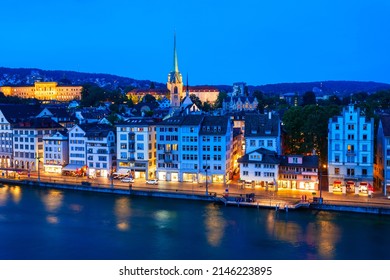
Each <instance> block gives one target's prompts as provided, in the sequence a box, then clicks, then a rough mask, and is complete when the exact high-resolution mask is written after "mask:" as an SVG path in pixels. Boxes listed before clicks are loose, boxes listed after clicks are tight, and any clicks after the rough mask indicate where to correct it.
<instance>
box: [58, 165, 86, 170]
mask: <svg viewBox="0 0 390 280" xmlns="http://www.w3.org/2000/svg"><path fill="white" fill-rule="evenodd" d="M83 166H84V165H82V164H68V165H67V166H65V167H64V168H62V171H76V170H78V169H81V168H82V167H83Z"/></svg>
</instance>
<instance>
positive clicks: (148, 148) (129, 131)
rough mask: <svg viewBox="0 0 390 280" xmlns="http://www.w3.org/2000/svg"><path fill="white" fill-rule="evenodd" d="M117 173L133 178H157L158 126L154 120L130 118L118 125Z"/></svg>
mask: <svg viewBox="0 0 390 280" xmlns="http://www.w3.org/2000/svg"><path fill="white" fill-rule="evenodd" d="M116 136H117V146H116V148H117V161H118V164H117V170H116V171H117V172H119V173H130V174H131V175H132V176H133V178H145V179H152V178H155V176H156V156H157V154H156V125H155V122H154V121H153V120H152V119H148V118H130V119H129V120H127V121H126V122H124V123H120V124H117V126H116Z"/></svg>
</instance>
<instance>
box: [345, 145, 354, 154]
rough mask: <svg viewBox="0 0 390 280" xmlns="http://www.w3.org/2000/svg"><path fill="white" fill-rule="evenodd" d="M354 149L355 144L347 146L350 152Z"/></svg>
mask: <svg viewBox="0 0 390 280" xmlns="http://www.w3.org/2000/svg"><path fill="white" fill-rule="evenodd" d="M354 150H355V147H354V145H348V146H347V151H348V152H349V153H351V152H353V151H354Z"/></svg>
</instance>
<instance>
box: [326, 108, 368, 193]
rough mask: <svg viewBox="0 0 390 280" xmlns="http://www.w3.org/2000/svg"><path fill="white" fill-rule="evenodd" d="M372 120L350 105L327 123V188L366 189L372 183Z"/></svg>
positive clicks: (343, 189) (354, 190) (357, 191)
mask: <svg viewBox="0 0 390 280" xmlns="http://www.w3.org/2000/svg"><path fill="white" fill-rule="evenodd" d="M373 161H374V120H373V118H371V119H369V118H367V117H366V116H364V115H362V113H361V111H360V108H355V107H354V105H349V106H347V107H345V108H344V109H343V112H342V114H341V116H336V117H333V118H331V119H330V120H329V123H328V174H329V191H330V192H333V191H342V192H347V191H349V192H355V193H359V192H366V193H367V190H368V188H369V187H370V186H372V184H373V165H374V162H373Z"/></svg>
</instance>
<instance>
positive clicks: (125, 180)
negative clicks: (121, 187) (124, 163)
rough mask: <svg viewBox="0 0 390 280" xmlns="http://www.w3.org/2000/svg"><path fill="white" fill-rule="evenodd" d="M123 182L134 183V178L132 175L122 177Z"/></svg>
mask: <svg viewBox="0 0 390 280" xmlns="http://www.w3.org/2000/svg"><path fill="white" fill-rule="evenodd" d="M121 182H123V183H134V179H133V178H131V177H125V178H122V179H121Z"/></svg>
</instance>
